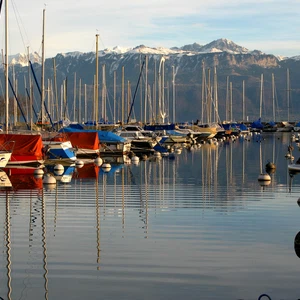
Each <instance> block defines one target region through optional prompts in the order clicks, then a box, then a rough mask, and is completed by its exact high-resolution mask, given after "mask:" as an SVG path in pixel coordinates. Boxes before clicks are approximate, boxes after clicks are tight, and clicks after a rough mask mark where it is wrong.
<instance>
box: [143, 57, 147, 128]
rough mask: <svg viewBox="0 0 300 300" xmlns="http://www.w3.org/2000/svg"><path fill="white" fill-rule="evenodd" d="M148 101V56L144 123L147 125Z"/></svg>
mask: <svg viewBox="0 0 300 300" xmlns="http://www.w3.org/2000/svg"><path fill="white" fill-rule="evenodd" d="M147 99H148V56H146V65H145V99H144V106H145V107H144V123H145V124H146V123H147Z"/></svg>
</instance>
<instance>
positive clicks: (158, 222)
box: [0, 133, 300, 300]
mask: <svg viewBox="0 0 300 300" xmlns="http://www.w3.org/2000/svg"><path fill="white" fill-rule="evenodd" d="M289 141H290V134H289V133H284V134H280V133H276V134H263V135H261V136H260V137H259V136H253V137H252V138H251V140H250V141H247V140H244V139H238V140H236V141H235V142H232V141H230V142H225V143H222V144H219V145H218V146H216V145H203V146H202V147H201V148H199V149H193V150H191V151H190V150H187V149H184V150H183V151H182V153H181V154H177V155H176V156H175V159H170V158H167V157H164V158H162V159H160V160H146V161H140V163H139V164H138V165H134V164H126V165H124V164H122V165H118V166H113V168H112V170H111V171H110V172H108V173H104V172H103V171H102V170H100V169H98V168H97V167H95V166H93V165H92V164H90V165H85V166H84V167H83V168H81V169H76V170H75V171H74V173H73V178H72V180H71V182H70V183H68V184H63V183H61V182H58V183H57V186H56V187H55V188H47V187H45V186H44V187H42V184H41V182H40V181H39V180H36V179H34V178H29V176H27V177H24V176H20V177H16V176H15V177H12V182H13V186H14V188H15V189H14V190H13V191H3V190H2V191H1V193H0V220H1V227H0V236H1V242H0V253H1V258H0V296H1V297H2V298H3V299H5V300H6V299H14V300H15V299H30V300H33V299H38V300H41V299H130V300H137V299H138V300H140V299H151V300H152V299H173V300H174V299H178V300H179V299H180V300H182V299H258V298H259V296H260V295H261V294H268V295H269V296H270V297H271V299H272V300H274V299H298V298H300V288H299V275H300V259H299V257H298V256H297V255H296V252H295V248H294V241H295V237H296V235H297V233H298V232H299V231H300V207H299V206H298V204H297V200H298V198H299V197H300V174H299V175H295V176H293V177H292V178H291V177H290V176H289V174H288V171H287V164H288V163H289V160H287V159H286V158H285V154H286V153H287V147H288V144H289ZM294 147H295V149H294V151H293V155H294V156H295V160H296V159H297V158H298V157H299V156H300V152H299V150H298V148H297V147H296V145H294ZM260 154H261V155H260ZM260 158H261V159H260ZM268 161H272V162H274V163H275V164H276V171H275V173H273V174H271V178H272V180H271V183H270V184H269V185H268V186H261V185H260V184H259V182H258V180H257V178H258V175H259V174H260V169H261V165H262V168H263V169H264V166H265V164H266V163H267V162H268ZM261 162H262V163H261ZM24 179H26V180H25V182H24ZM22 181H23V182H22ZM41 187H42V188H41ZM262 299H267V298H266V297H264V298H262Z"/></svg>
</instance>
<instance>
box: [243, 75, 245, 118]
mask: <svg viewBox="0 0 300 300" xmlns="http://www.w3.org/2000/svg"><path fill="white" fill-rule="evenodd" d="M243 121H244V122H245V80H243Z"/></svg>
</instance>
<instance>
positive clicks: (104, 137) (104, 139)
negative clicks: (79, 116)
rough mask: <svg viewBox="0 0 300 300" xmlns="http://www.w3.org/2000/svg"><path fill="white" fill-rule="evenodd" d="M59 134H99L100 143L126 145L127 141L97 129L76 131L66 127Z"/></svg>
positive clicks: (109, 132)
mask: <svg viewBox="0 0 300 300" xmlns="http://www.w3.org/2000/svg"><path fill="white" fill-rule="evenodd" d="M59 132H97V133H98V138H99V141H100V143H125V142H126V139H124V138H122V137H121V136H119V135H117V134H115V133H113V132H111V131H104V130H95V129H76V128H71V127H64V128H61V129H60V130H59Z"/></svg>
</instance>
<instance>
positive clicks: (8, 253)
mask: <svg viewBox="0 0 300 300" xmlns="http://www.w3.org/2000/svg"><path fill="white" fill-rule="evenodd" d="M5 245H6V261H7V264H6V271H7V299H8V300H10V299H12V298H11V293H12V286H11V281H12V279H11V241H10V199H9V195H8V192H6V219H5Z"/></svg>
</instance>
